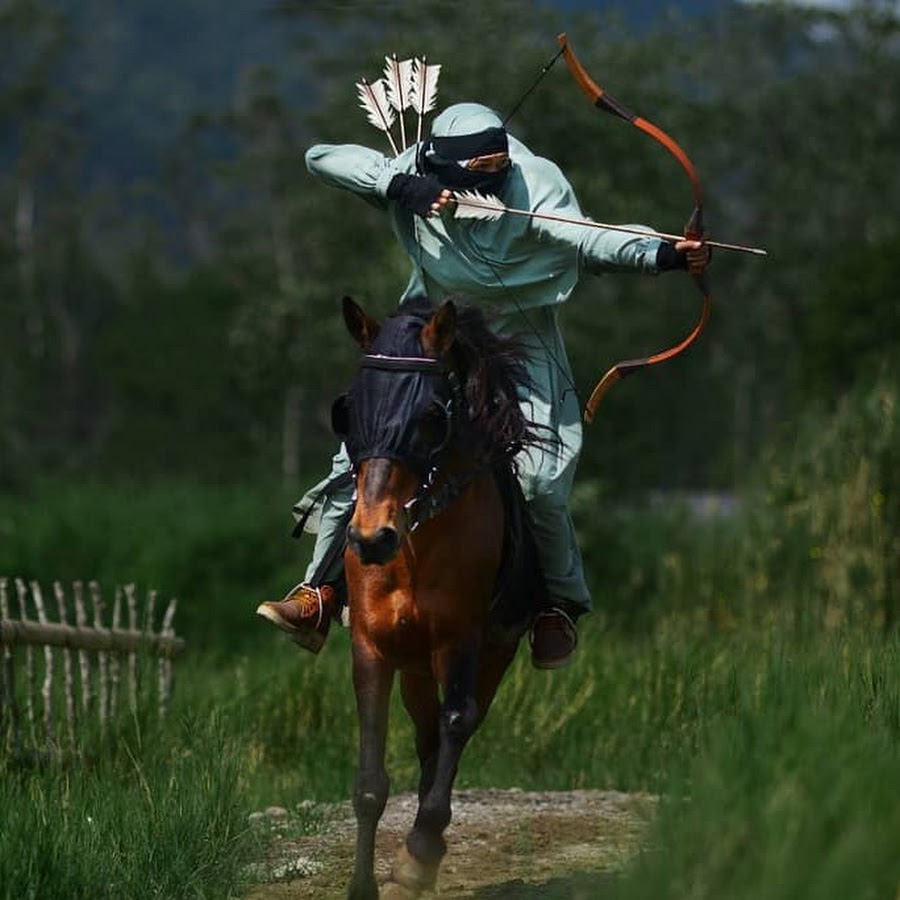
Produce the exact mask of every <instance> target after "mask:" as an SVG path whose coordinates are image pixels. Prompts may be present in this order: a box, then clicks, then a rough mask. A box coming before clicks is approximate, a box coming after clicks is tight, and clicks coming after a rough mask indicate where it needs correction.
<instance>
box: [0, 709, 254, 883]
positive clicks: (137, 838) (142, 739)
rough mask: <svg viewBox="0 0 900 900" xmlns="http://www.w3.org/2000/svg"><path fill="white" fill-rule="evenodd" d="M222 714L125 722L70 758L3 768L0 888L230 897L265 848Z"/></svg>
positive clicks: (240, 753) (235, 747) (0, 781)
mask: <svg viewBox="0 0 900 900" xmlns="http://www.w3.org/2000/svg"><path fill="white" fill-rule="evenodd" d="M236 737H237V735H236V734H235V733H234V731H233V730H232V729H230V728H227V727H225V725H224V723H223V722H222V721H221V720H220V719H219V718H218V717H216V716H214V715H204V714H201V715H192V716H185V717H178V718H177V719H175V720H173V721H171V722H170V723H167V725H166V726H165V728H162V727H160V726H158V725H157V726H148V725H146V724H141V723H140V722H139V721H138V720H137V719H132V720H130V721H123V722H119V723H118V724H117V726H116V727H115V728H114V730H113V733H112V734H108V735H106V736H104V737H103V738H100V737H98V736H94V737H93V738H88V739H87V740H86V742H85V743H86V750H85V752H84V753H83V755H82V756H80V757H79V758H73V759H71V760H69V761H68V762H67V763H64V764H59V763H52V764H41V763H35V762H33V761H27V760H26V761H22V760H19V761H16V762H7V763H6V764H2V765H0V822H2V827H0V896H2V897H5V898H10V900H12V898H21V897H28V898H35V900H37V898H41V900H43V898H64V897H71V898H110V900H112V898H121V897H129V898H159V897H227V896H229V895H231V893H232V892H233V890H234V888H235V886H236V885H237V884H238V883H239V882H240V879H241V870H242V867H243V866H245V865H246V864H247V862H248V861H249V860H250V859H251V858H252V856H253V855H254V854H255V853H256V852H258V848H257V846H256V843H255V839H254V837H253V835H252V833H251V832H250V831H249V829H248V826H247V819H246V806H247V798H246V790H245V786H244V776H243V768H244V767H243V748H242V747H241V746H240V743H239V742H238V741H237V740H236Z"/></svg>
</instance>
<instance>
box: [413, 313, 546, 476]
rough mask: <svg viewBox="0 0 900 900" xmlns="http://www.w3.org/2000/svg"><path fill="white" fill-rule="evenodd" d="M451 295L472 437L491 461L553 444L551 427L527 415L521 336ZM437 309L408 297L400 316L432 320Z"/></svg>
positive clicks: (457, 364) (455, 357) (456, 357)
mask: <svg viewBox="0 0 900 900" xmlns="http://www.w3.org/2000/svg"><path fill="white" fill-rule="evenodd" d="M447 299H449V300H452V301H453V303H454V305H455V306H456V312H457V316H456V337H455V339H454V342H453V346H452V348H451V351H450V353H451V357H452V365H453V369H454V371H455V372H456V373H457V376H458V377H459V378H460V380H461V384H462V390H463V396H464V397H465V400H466V405H467V407H468V409H467V419H468V433H467V434H466V439H467V441H469V442H474V444H475V447H476V449H477V452H479V454H483V455H485V456H487V457H488V458H489V459H490V460H491V461H493V462H506V463H512V461H513V458H514V457H515V456H516V455H517V454H518V453H519V452H520V451H522V450H524V449H526V448H528V447H544V446H546V445H547V444H549V443H551V442H552V434H551V433H550V432H549V430H548V429H542V426H540V425H538V424H537V423H535V422H533V421H531V420H530V419H528V418H527V417H526V416H525V414H524V413H523V412H522V407H521V405H520V402H519V394H520V389H521V388H525V389H526V390H527V389H528V388H529V387H530V386H531V383H532V382H531V379H530V378H529V376H528V370H527V367H526V359H527V356H528V351H527V348H526V346H525V343H524V342H523V341H522V339H521V338H520V337H519V336H517V335H512V336H504V335H501V334H498V333H497V332H496V331H494V330H493V329H492V328H491V327H490V319H489V317H488V316H487V315H486V314H485V313H484V312H483V311H482V310H481V309H479V308H478V307H476V306H471V305H469V304H467V303H466V301H465V299H464V298H461V297H458V296H453V297H449V298H447ZM436 308H437V307H436V306H435V304H434V303H433V302H432V301H431V300H429V299H427V298H425V297H417V298H413V299H410V300H407V301H405V302H404V303H403V304H402V305H401V307H400V309H399V310H398V311H397V313H395V315H397V314H399V315H415V316H422V317H425V318H427V317H429V316H430V315H431V314H432V313H434V311H435V310H436ZM542 430H546V431H548V433H547V434H543V433H542Z"/></svg>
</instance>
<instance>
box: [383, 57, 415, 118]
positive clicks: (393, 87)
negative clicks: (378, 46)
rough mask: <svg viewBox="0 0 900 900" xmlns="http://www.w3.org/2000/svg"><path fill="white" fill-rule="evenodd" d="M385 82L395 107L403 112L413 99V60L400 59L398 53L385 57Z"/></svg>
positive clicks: (389, 98) (390, 99)
mask: <svg viewBox="0 0 900 900" xmlns="http://www.w3.org/2000/svg"><path fill="white" fill-rule="evenodd" d="M384 82H385V84H386V86H387V98H388V100H389V101H390V104H391V106H393V107H394V109H396V110H398V111H399V112H402V111H403V110H404V109H407V108H408V107H409V105H410V103H411V101H412V83H413V61H412V60H411V59H404V60H399V59H397V54H396V53H394V54H392V55H391V56H386V57H385V58H384Z"/></svg>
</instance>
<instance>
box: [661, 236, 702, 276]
mask: <svg viewBox="0 0 900 900" xmlns="http://www.w3.org/2000/svg"><path fill="white" fill-rule="evenodd" d="M709 258H710V259H712V247H710V248H709ZM687 267H688V263H687V254H686V253H685V252H684V251H683V250H676V249H675V245H674V244H670V243H668V242H667V241H663V242H662V243H661V244H660V245H659V249H658V250H657V251H656V268H657V269H659V271H660V272H670V271H671V270H672V269H683V270H687Z"/></svg>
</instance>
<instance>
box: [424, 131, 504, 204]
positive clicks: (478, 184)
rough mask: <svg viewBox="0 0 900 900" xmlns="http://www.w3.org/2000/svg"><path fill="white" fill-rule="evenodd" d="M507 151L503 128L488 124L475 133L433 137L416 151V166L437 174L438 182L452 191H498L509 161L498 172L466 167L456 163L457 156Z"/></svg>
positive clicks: (457, 160) (494, 192)
mask: <svg viewBox="0 0 900 900" xmlns="http://www.w3.org/2000/svg"><path fill="white" fill-rule="evenodd" d="M508 152H509V142H508V140H507V137H506V129H504V128H487V129H485V130H484V131H479V132H477V133H476V134H464V135H457V136H448V137H432V138H431V139H430V140H428V141H426V142H425V143H424V144H423V145H422V149H421V150H420V151H419V168H420V170H421V171H423V172H425V173H427V174H431V175H435V176H437V179H438V180H439V181H440V182H441V184H442V185H444V187H446V188H449V189H450V190H452V191H479V192H480V193H482V194H497V193H499V192H500V190H502V188H503V185H504V184H505V183H506V179H507V177H508V176H509V169H510V167H509V165H507V166H506V167H505V168H503V169H501V170H500V171H499V172H484V171H480V170H478V169H467V168H466V167H465V166H461V165H460V164H459V160H463V159H474V158H475V157H477V156H490V155H491V154H494V153H508Z"/></svg>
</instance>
